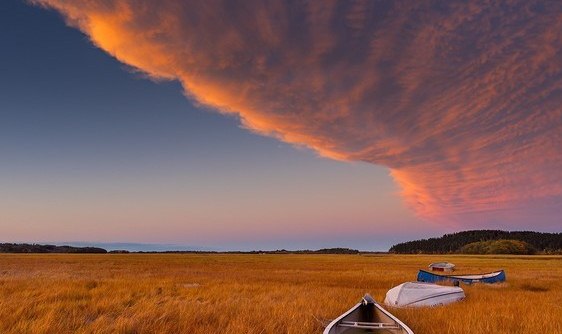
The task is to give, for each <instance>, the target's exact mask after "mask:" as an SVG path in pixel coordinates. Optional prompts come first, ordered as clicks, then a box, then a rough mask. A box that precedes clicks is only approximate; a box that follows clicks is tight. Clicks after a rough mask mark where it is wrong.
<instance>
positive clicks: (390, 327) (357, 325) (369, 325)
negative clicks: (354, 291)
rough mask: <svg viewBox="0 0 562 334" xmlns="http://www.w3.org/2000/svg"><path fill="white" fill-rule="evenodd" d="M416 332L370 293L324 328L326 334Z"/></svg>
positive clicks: (408, 333) (407, 333) (395, 333)
mask: <svg viewBox="0 0 562 334" xmlns="http://www.w3.org/2000/svg"><path fill="white" fill-rule="evenodd" d="M362 333H385V334H414V332H412V330H411V329H410V328H408V326H406V325H405V324H404V323H403V322H402V321H400V320H399V319H398V318H396V317H395V316H393V315H392V314H390V313H389V312H388V311H387V310H385V309H384V308H382V306H380V305H379V304H378V303H377V302H376V301H375V300H374V299H373V297H371V296H370V295H369V294H366V295H365V297H363V300H361V302H360V303H358V304H357V305H355V306H353V307H352V308H351V309H349V311H347V312H345V313H344V314H342V315H341V316H339V317H338V318H337V319H335V320H334V321H332V322H331V323H330V324H329V325H328V327H326V329H325V330H324V334H362Z"/></svg>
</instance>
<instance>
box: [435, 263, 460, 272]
mask: <svg viewBox="0 0 562 334" xmlns="http://www.w3.org/2000/svg"><path fill="white" fill-rule="evenodd" d="M428 267H429V269H431V270H433V271H453V270H455V265H454V264H452V263H450V262H434V263H432V264H430V265H429V266H428Z"/></svg>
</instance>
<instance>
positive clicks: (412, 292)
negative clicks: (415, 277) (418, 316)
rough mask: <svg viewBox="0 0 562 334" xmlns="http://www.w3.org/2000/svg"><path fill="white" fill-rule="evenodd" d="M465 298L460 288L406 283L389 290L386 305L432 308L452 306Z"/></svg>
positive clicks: (385, 300)
mask: <svg viewBox="0 0 562 334" xmlns="http://www.w3.org/2000/svg"><path fill="white" fill-rule="evenodd" d="M464 298H465V295H464V291H463V289H462V288H461V287H458V286H442V285H437V284H433V283H422V282H406V283H402V284H400V285H398V286H395V287H394V288H392V289H390V290H388V292H387V293H386V298H385V299H384V303H385V304H386V305H389V306H393V307H424V306H429V307H431V306H441V305H447V304H451V303H454V302H458V301H461V300H463V299H464Z"/></svg>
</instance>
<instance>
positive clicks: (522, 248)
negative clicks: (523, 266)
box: [459, 239, 536, 255]
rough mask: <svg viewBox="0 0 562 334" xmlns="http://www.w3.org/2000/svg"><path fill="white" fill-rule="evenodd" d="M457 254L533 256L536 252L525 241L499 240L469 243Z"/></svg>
mask: <svg viewBox="0 0 562 334" xmlns="http://www.w3.org/2000/svg"><path fill="white" fill-rule="evenodd" d="M459 253H463V254H515V255H530V254H535V253H536V250H535V248H534V247H533V246H531V245H530V244H529V243H527V242H525V241H521V240H504V239H500V240H488V241H478V242H471V243H469V244H466V245H464V246H462V247H461V249H459Z"/></svg>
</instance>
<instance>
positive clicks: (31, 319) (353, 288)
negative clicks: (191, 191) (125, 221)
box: [0, 254, 562, 334]
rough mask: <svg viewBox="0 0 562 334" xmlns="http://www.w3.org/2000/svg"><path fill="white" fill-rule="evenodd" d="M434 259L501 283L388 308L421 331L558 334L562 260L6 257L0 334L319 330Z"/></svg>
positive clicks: (1, 266) (561, 328) (0, 277)
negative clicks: (429, 304) (461, 295)
mask: <svg viewBox="0 0 562 334" xmlns="http://www.w3.org/2000/svg"><path fill="white" fill-rule="evenodd" d="M437 260H448V261H451V262H453V263H455V264H456V265H457V267H458V268H459V269H460V270H459V271H458V272H459V273H463V272H464V273H469V272H470V273H472V272H486V271H492V270H495V269H498V268H504V269H505V270H506V273H507V280H508V282H507V283H505V284H502V285H497V286H494V285H489V286H486V285H473V286H465V285H463V287H464V289H465V293H466V295H467V298H466V300H465V301H463V302H460V303H457V304H454V305H449V306H442V307H436V308H426V309H390V308H389V310H390V311H391V312H392V313H394V314H395V315H397V316H398V317H399V318H400V319H402V320H403V321H404V322H405V323H406V324H408V325H409V326H410V327H411V328H412V330H413V331H414V332H415V333H416V334H423V333H458V334H461V333H471V334H474V333H547V334H550V333H553V334H554V333H562V256H462V255H457V256H425V255H422V256H416V255H372V256H369V255H231V254H212V255H194V254H101V255H81V254H68V255H55V254H44V255H40V254H2V255H0V333H237V334H239V333H255V334H258V333H321V332H322V330H323V327H322V322H323V321H325V320H328V319H333V318H335V317H336V316H338V315H339V314H341V313H342V312H344V311H345V310H347V309H348V308H349V307H351V306H352V305H354V304H355V303H356V302H358V301H359V300H360V298H361V297H362V295H363V294H364V293H365V292H369V293H371V294H372V295H373V297H375V299H377V300H379V301H382V300H383V299H384V296H385V293H386V291H387V290H388V289H389V288H391V287H392V286H394V285H397V284H399V283H402V282H405V281H409V280H415V278H416V273H417V270H418V269H420V268H424V267H425V266H426V265H427V264H428V263H430V262H434V261H437Z"/></svg>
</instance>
